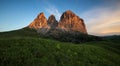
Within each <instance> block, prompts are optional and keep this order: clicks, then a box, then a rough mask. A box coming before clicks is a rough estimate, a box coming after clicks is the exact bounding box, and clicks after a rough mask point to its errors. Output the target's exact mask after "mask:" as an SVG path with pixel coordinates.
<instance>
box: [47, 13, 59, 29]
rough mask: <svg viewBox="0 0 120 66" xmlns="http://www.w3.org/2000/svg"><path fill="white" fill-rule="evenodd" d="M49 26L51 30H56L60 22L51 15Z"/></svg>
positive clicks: (48, 21)
mask: <svg viewBox="0 0 120 66" xmlns="http://www.w3.org/2000/svg"><path fill="white" fill-rule="evenodd" d="M47 23H48V25H49V26H50V28H52V29H55V28H56V27H57V26H58V21H57V20H56V18H55V16H54V15H51V16H50V17H49V18H48V20H47Z"/></svg>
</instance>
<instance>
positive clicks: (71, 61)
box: [0, 29, 120, 66]
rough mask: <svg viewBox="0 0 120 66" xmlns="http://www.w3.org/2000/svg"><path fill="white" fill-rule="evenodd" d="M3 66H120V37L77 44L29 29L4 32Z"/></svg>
mask: <svg viewBox="0 0 120 66" xmlns="http://www.w3.org/2000/svg"><path fill="white" fill-rule="evenodd" d="M0 66H120V37H119V36H115V37H108V38H105V37H104V39H103V40H102V41H89V42H84V43H77V44H75V43H72V42H60V41H58V40H54V39H50V38H42V37H40V36H39V35H38V34H37V33H36V32H35V31H34V30H29V29H20V30H15V31H10V32H1V33H0Z"/></svg>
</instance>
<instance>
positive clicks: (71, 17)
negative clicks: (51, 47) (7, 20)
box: [28, 10, 87, 34]
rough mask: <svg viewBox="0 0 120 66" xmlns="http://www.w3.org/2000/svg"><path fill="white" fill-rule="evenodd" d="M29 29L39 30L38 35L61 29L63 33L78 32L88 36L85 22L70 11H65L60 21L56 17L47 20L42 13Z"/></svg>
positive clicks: (52, 16)
mask: <svg viewBox="0 0 120 66" xmlns="http://www.w3.org/2000/svg"><path fill="white" fill-rule="evenodd" d="M28 27H29V28H32V29H35V30H37V31H38V33H46V32H48V31H49V30H50V29H60V30H63V31H77V32H80V33H84V34H87V30H86V27H85V24H84V20H83V19H81V18H80V17H79V16H77V15H76V14H74V13H73V12H72V11H70V10H68V11H65V12H64V13H63V14H62V16H61V17H60V20H59V21H57V20H56V18H55V16H54V15H50V17H49V18H48V20H47V19H46V17H45V15H44V13H43V12H42V13H40V14H39V15H38V16H37V18H35V20H34V21H33V22H32V23H31V24H29V26H28Z"/></svg>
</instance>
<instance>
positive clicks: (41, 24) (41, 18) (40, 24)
mask: <svg viewBox="0 0 120 66" xmlns="http://www.w3.org/2000/svg"><path fill="white" fill-rule="evenodd" d="M28 27H29V28H33V29H36V30H37V29H39V28H48V25H47V19H46V17H45V15H44V13H43V12H41V13H40V14H39V15H38V16H37V17H36V18H35V20H34V21H33V22H32V23H31V24H30V25H29V26H28Z"/></svg>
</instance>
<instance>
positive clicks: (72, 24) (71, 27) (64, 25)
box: [58, 10, 87, 34]
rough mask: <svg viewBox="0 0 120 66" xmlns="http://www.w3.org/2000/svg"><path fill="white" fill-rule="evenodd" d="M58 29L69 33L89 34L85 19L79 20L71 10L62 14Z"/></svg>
mask: <svg viewBox="0 0 120 66" xmlns="http://www.w3.org/2000/svg"><path fill="white" fill-rule="evenodd" d="M58 28H60V29H63V30H67V31H78V32H81V33H85V34H87V31H86V27H85V24H84V21H83V19H81V18H79V17H78V16H77V15H76V14H74V13H73V12H72V11H70V10H68V11H66V12H64V13H63V14H62V16H61V18H60V21H59V24H58Z"/></svg>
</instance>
